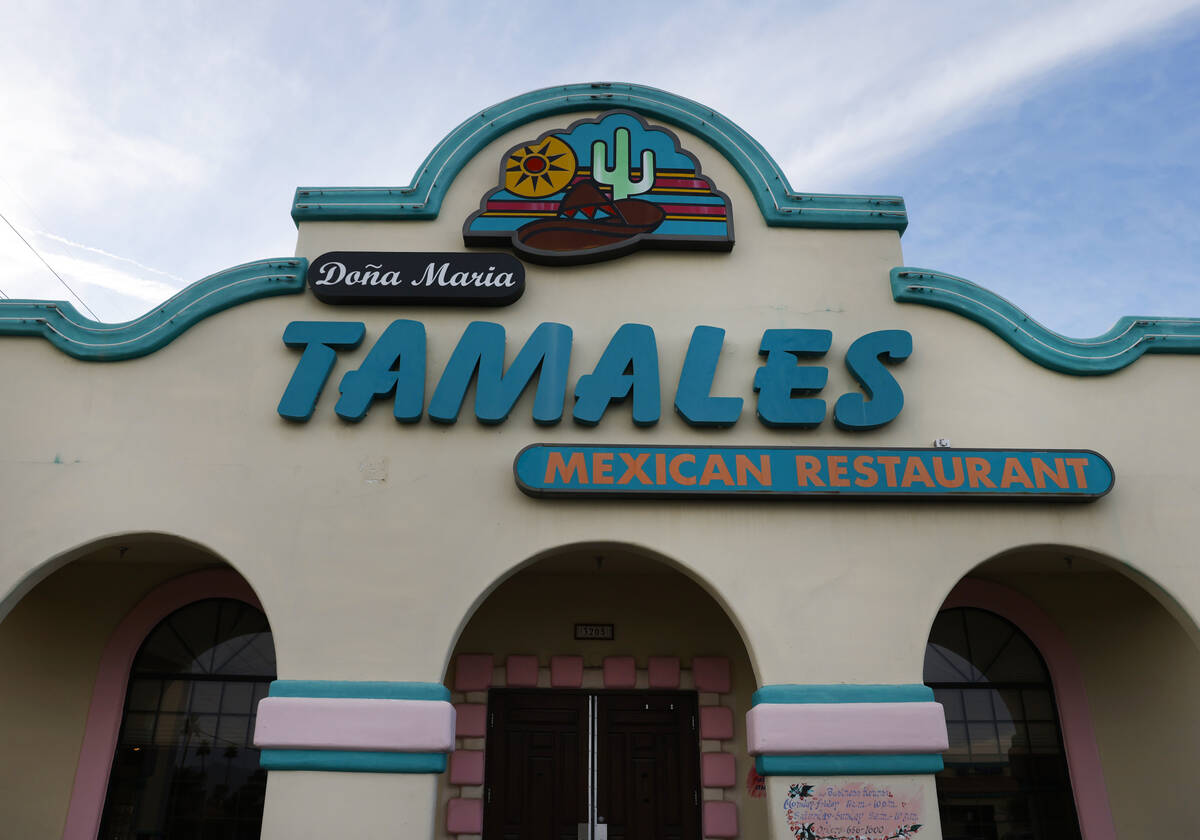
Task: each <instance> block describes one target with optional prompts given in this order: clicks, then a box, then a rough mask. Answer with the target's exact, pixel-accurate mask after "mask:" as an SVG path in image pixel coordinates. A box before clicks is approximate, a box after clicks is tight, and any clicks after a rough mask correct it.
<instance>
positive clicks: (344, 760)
mask: <svg viewBox="0 0 1200 840" xmlns="http://www.w3.org/2000/svg"><path fill="white" fill-rule="evenodd" d="M259 764H260V765H262V767H263V769H264V770H329V771H334V772H346V773H444V772H446V755H445V753H398V752H358V751H352V750H263V751H262V754H261V755H260V756H259Z"/></svg>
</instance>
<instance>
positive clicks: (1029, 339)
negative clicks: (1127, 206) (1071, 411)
mask: <svg viewBox="0 0 1200 840" xmlns="http://www.w3.org/2000/svg"><path fill="white" fill-rule="evenodd" d="M891 281H892V297H893V298H894V299H895V300H896V301H898V302H900V303H921V304H924V305H925V306H936V307H937V308H939V309H947V310H949V311H951V312H953V313H955V314H957V315H962V316H963V317H965V318H970V319H971V320H972V321H976V322H978V323H980V324H983V326H985V327H987V328H988V329H989V330H991V331H992V332H994V333H995V334H996V335H998V336H1000V337H1001V338H1002V339H1004V340H1005V341H1007V342H1008V343H1009V344H1011V345H1012V346H1013V347H1015V348H1016V349H1017V350H1018V351H1020V352H1021V353H1022V354H1024V355H1025V356H1027V357H1028V358H1030V359H1032V360H1033V361H1035V362H1037V363H1038V364H1039V365H1041V366H1042V367H1046V368H1050V369H1051V370H1056V371H1058V372H1059V373H1067V374H1071V375H1073V376H1101V375H1103V374H1106V373H1113V372H1115V371H1118V370H1120V369H1121V368H1123V367H1126V366H1127V365H1131V364H1133V363H1134V362H1135V361H1137V360H1138V359H1139V358H1140V357H1141V355H1142V354H1143V353H1200V318H1140V317H1139V318H1135V317H1128V316H1127V317H1124V318H1121V319H1120V320H1118V321H1117V323H1116V324H1115V325H1114V326H1113V327H1112V329H1110V330H1109V331H1108V332H1106V333H1104V334H1103V335H1098V336H1096V337H1095V338H1068V337H1066V336H1063V335H1059V334H1058V333H1056V332H1054V331H1053V330H1050V329H1047V328H1046V327H1044V326H1042V325H1041V324H1039V323H1038V322H1037V321H1035V320H1033V319H1032V318H1030V317H1029V316H1028V315H1026V314H1025V313H1024V312H1022V311H1021V310H1020V309H1018V308H1017V307H1015V306H1013V305H1012V304H1011V303H1009V302H1008V301H1007V300H1005V299H1004V298H1002V297H1000V296H999V295H997V294H994V293H992V292H989V291H988V290H987V289H984V288H982V287H980V286H976V285H975V284H974V283H971V282H970V281H968V280H964V279H963V278H961V277H955V276H954V275H952V274H942V273H941V272H937V271H930V270H929V269H925V268H910V267H908V266H897V267H896V268H893V269H892V273H891Z"/></svg>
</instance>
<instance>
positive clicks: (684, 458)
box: [667, 453, 696, 486]
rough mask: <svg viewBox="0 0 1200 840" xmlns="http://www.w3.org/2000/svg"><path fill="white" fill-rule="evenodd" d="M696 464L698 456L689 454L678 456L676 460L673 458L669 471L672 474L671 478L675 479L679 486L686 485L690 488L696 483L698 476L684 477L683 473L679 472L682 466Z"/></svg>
mask: <svg viewBox="0 0 1200 840" xmlns="http://www.w3.org/2000/svg"><path fill="white" fill-rule="evenodd" d="M694 463H696V456H695V455H691V454H688V453H684V454H683V455H676V456H675V457H674V458H672V459H671V465H670V466H669V467H668V468H667V469H668V470H669V471H670V473H671V478H672V479H674V481H675V482H676V483H677V484H684V485H689V486H690V485H692V484H695V483H696V476H694V475H684V474H683V473H682V472H680V471H679V465H680V464H694Z"/></svg>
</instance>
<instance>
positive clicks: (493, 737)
mask: <svg viewBox="0 0 1200 840" xmlns="http://www.w3.org/2000/svg"><path fill="white" fill-rule="evenodd" d="M696 705H697V704H696V694H695V692H686V691H679V692H651V691H592V692H589V691H563V690H555V689H548V690H535V689H529V690H519V689H496V690H493V691H492V692H491V694H490V695H489V697H488V736H487V760H486V769H485V782H484V784H485V789H484V803H485V804H484V828H483V837H484V840H699V838H700V743H699V736H698V735H697V730H696V715H697V708H696Z"/></svg>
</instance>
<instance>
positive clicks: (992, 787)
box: [924, 607, 1080, 840]
mask: <svg viewBox="0 0 1200 840" xmlns="http://www.w3.org/2000/svg"><path fill="white" fill-rule="evenodd" d="M924 679H925V682H926V684H928V685H929V686H930V687H931V688H932V689H933V690H934V695H935V698H936V699H937V701H938V702H939V703H941V704H942V706H943V707H944V708H945V710H946V725H947V728H948V730H949V736H950V749H949V750H948V751H947V752H946V754H945V763H946V768H945V770H943V771H942V772H941V773H939V774H938V776H937V792H938V808H939V811H940V813H941V821H942V833H943V836H944V837H945V838H946V840H959V838H972V840H974V839H975V838H988V840H1059V838H1068V839H1069V838H1078V837H1080V829H1079V820H1078V817H1077V816H1076V812H1075V802H1074V799H1073V796H1072V791H1071V779H1070V775H1069V772H1068V764H1067V757H1066V753H1065V750H1064V749H1063V738H1062V731H1061V729H1060V727H1059V718H1058V710H1057V708H1056V707H1055V701H1054V690H1053V686H1052V685H1051V681H1050V675H1049V672H1048V671H1047V669H1046V664H1045V662H1044V661H1043V659H1042V657H1041V654H1039V653H1038V651H1037V649H1036V648H1035V647H1034V646H1033V644H1032V642H1030V641H1029V639H1028V637H1026V636H1025V634H1024V633H1022V632H1021V631H1020V630H1019V629H1018V628H1017V627H1016V625H1014V624H1012V623H1011V622H1009V621H1007V620H1006V619H1004V618H1001V617H1000V616H998V615H996V614H995V613H992V612H989V611H987V610H982V609H975V608H971V607H958V608H954V609H947V610H943V611H942V612H940V613H939V614H938V617H937V619H936V620H935V621H934V624H933V630H932V631H931V632H930V634H929V644H928V646H927V647H926V649H925V674H924Z"/></svg>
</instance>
